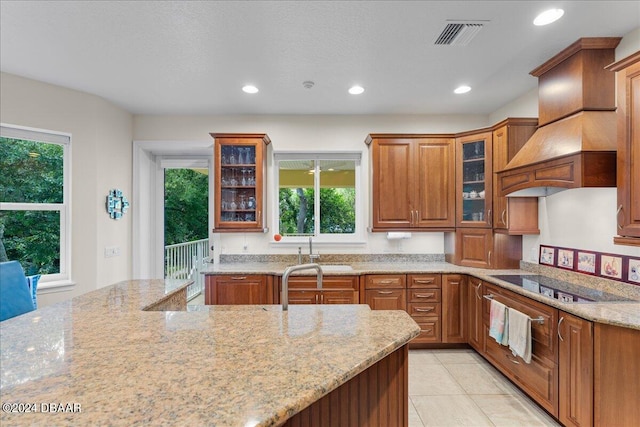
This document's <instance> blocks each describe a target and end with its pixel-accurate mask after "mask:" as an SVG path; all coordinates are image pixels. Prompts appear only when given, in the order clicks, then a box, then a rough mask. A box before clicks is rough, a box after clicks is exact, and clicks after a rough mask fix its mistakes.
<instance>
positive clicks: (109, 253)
mask: <svg viewBox="0 0 640 427" xmlns="http://www.w3.org/2000/svg"><path fill="white" fill-rule="evenodd" d="M114 256H120V246H105V247H104V257H105V258H111V257H114Z"/></svg>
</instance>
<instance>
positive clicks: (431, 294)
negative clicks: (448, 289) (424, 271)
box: [416, 293, 435, 298]
mask: <svg viewBox="0 0 640 427" xmlns="http://www.w3.org/2000/svg"><path fill="white" fill-rule="evenodd" d="M433 295H435V294H433V293H430V294H427V295H422V294H416V298H431V297H432V296H433Z"/></svg>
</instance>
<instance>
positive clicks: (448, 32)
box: [435, 22, 484, 46]
mask: <svg viewBox="0 0 640 427" xmlns="http://www.w3.org/2000/svg"><path fill="white" fill-rule="evenodd" d="M483 25H484V24H482V23H475V22H474V23H469V22H464V23H460V22H456V23H453V22H452V23H448V24H447V26H446V27H444V30H442V33H440V35H439V36H438V38H437V39H436V41H435V44H436V45H454V46H466V45H468V44H469V42H470V41H471V39H473V38H474V37H475V36H476V34H478V32H479V31H480V30H481V29H482V27H483Z"/></svg>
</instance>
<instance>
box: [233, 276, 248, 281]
mask: <svg viewBox="0 0 640 427" xmlns="http://www.w3.org/2000/svg"><path fill="white" fill-rule="evenodd" d="M246 278H247V276H234V277H232V278H231V280H244V279H246Z"/></svg>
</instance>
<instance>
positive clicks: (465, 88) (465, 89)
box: [453, 86, 471, 94]
mask: <svg viewBox="0 0 640 427" xmlns="http://www.w3.org/2000/svg"><path fill="white" fill-rule="evenodd" d="M470 90H471V88H470V87H469V86H458V87H457V88H455V89H454V91H453V93H458V94H460V93H467V92H469V91H470Z"/></svg>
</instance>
